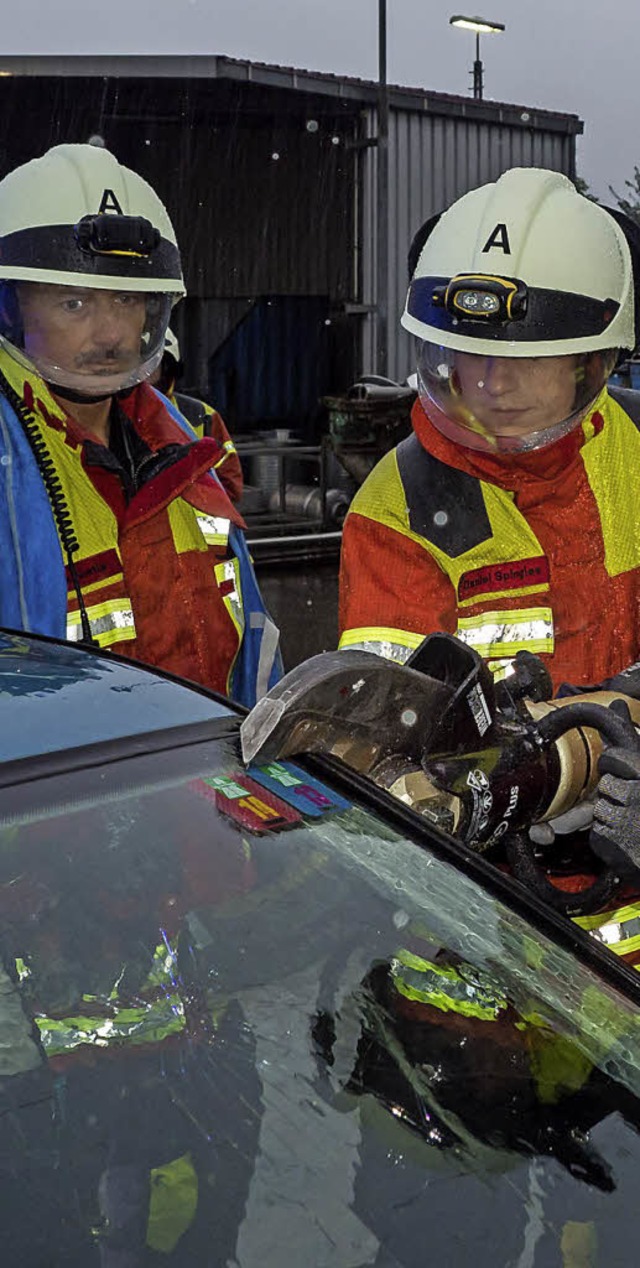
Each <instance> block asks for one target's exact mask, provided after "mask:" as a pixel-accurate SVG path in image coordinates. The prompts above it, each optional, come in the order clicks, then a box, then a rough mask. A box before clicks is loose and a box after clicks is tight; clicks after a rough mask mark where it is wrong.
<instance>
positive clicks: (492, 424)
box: [418, 341, 617, 454]
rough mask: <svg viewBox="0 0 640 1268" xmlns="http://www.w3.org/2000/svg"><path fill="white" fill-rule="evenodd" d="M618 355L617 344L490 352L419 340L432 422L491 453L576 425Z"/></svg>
mask: <svg viewBox="0 0 640 1268" xmlns="http://www.w3.org/2000/svg"><path fill="white" fill-rule="evenodd" d="M509 351H510V352H511V349H510V350H509ZM616 360H617V351H616V350H615V349H606V350H604V351H602V352H591V353H586V354H576V355H572V356H542V357H518V356H514V355H513V354H512V353H511V355H509V356H487V355H478V354H476V353H470V352H459V351H457V350H455V349H452V348H448V347H443V346H442V345H441V344H437V343H431V342H428V341H420V342H419V344H418V392H419V395H420V399H421V401H422V404H423V406H424V409H425V411H426V413H427V415H428V417H429V419H430V420H431V422H432V423H433V424H434V426H435V427H437V429H438V431H440V432H442V433H443V435H445V436H447V437H448V438H449V439H450V440H453V441H454V442H455V443H456V444H459V445H464V446H465V447H466V448H468V449H476V450H481V451H484V452H487V453H505V454H509V453H512V454H518V453H527V452H531V451H532V450H537V449H544V448H546V446H547V445H551V444H553V443H554V441H556V440H559V439H560V438H561V437H562V436H565V435H567V434H568V433H569V432H570V431H572V430H573V429H574V427H577V426H578V424H579V422H580V421H581V419H582V418H583V417H584V415H585V413H586V412H587V410H588V409H589V407H590V406H591V405H592V404H593V402H594V401H595V400H596V399H597V397H598V396H599V394H600V392H601V391H602V388H603V387H604V385H605V383H606V381H607V379H608V378H609V375H610V374H611V372H612V370H613V368H614V366H615V364H616Z"/></svg>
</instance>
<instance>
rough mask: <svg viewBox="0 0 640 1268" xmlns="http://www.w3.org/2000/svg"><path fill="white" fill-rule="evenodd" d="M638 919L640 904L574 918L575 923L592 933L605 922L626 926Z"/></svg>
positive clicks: (631, 904) (630, 904)
mask: <svg viewBox="0 0 640 1268" xmlns="http://www.w3.org/2000/svg"><path fill="white" fill-rule="evenodd" d="M638 919H640V902H638V903H627V904H626V906H624V907H616V908H614V910H613V911H599V912H597V913H596V915H595V916H574V917H573V923H574V924H576V925H580V928H581V929H586V930H587V933H590V932H591V930H592V929H598V928H599V926H600V925H602V923H603V922H605V921H606V923H607V924H610V923H616V924H619V925H624V924H626V923H627V921H629V920H638Z"/></svg>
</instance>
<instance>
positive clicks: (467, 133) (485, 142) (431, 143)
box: [361, 108, 575, 380]
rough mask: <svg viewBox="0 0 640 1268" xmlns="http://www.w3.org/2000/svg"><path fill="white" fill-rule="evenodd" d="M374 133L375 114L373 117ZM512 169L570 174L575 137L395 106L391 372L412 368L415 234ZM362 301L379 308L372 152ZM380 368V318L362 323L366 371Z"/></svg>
mask: <svg viewBox="0 0 640 1268" xmlns="http://www.w3.org/2000/svg"><path fill="white" fill-rule="evenodd" d="M366 126H367V134H368V135H369V136H375V133H376V115H375V111H370V112H369V113H368V117H367V125H366ZM510 167H547V168H551V169H553V170H554V171H560V172H566V173H568V174H569V175H571V174H572V173H573V172H574V170H575V136H574V135H573V134H572V133H571V132H570V131H569V130H567V132H564V131H562V132H561V131H551V130H549V131H545V130H543V129H534V128H530V127H515V126H509V125H507V124H503V123H498V122H493V121H490V120H487V121H484V120H477V119H471V118H464V117H462V118H455V117H453V118H450V117H446V116H444V115H435V114H430V113H418V112H417V111H408V110H398V109H393V108H392V109H391V111H390V117H389V234H388V242H389V248H388V250H389V256H388V260H389V267H388V295H389V308H388V335H389V365H388V373H389V375H390V376H391V377H392V378H396V379H398V380H402V379H404V378H406V376H407V375H408V374H410V373H411V372H412V371H413V369H414V368H415V367H414V359H415V358H414V355H413V348H412V341H411V338H410V336H409V335H407V334H406V332H405V331H404V330H403V329H402V327H401V326H400V314H401V312H402V309H403V307H404V301H405V294H406V288H407V251H408V248H409V244H410V242H411V240H412V238H413V235H414V233H415V232H416V230H417V229H418V228H419V227H420V225H421V224H423V223H424V221H425V220H427V219H428V218H429V216H432V215H434V214H435V213H436V212H438V211H442V210H443V209H444V208H445V207H447V206H448V205H449V204H450V203H451V202H453V201H454V200H455V199H456V198H459V197H460V196H461V195H462V194H464V193H466V191H467V190H469V189H474V188H476V187H477V186H478V185H483V184H485V183H486V182H487V181H492V180H496V179H497V177H498V176H500V175H501V173H502V172H504V171H506V170H507V168H510ZM362 199H363V206H362V252H361V258H362V299H363V302H364V303H366V304H369V305H371V306H372V307H374V306H375V302H376V293H375V278H376V256H375V243H376V208H377V189H376V151H375V149H374V148H372V149H369V150H367V151H366V157H365V159H364V179H363V186H362ZM374 367H375V316H374V314H373V313H371V314H370V315H369V316H368V317H367V318H366V319H365V322H364V328H363V366H362V368H363V370H364V371H365V372H367V371H371V370H372V369H373V368H374Z"/></svg>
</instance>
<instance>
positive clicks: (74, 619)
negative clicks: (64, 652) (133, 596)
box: [67, 608, 135, 643]
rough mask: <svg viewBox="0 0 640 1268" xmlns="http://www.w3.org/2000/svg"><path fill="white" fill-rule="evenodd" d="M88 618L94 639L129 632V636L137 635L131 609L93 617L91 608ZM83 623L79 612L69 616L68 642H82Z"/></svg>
mask: <svg viewBox="0 0 640 1268" xmlns="http://www.w3.org/2000/svg"><path fill="white" fill-rule="evenodd" d="M87 616H88V618H89V626H90V628H91V633H92V635H93V637H94V638H97V639H99V638H100V637H102V638H104V637H105V636H108V635H112V634H116V635H117V634H122V632H123V631H125V630H126V631H127V632H128V633H129V635H130V636H131V635H132V634H135V622H134V619H133V612H132V610H131V608H121V609H117V610H115V611H113V612H102V613H101V614H100V615H99V616H92V615H91V608H87ZM82 638H83V634H82V622H81V619H80V613H79V612H71V613H69V615H68V616H67V641H68V642H69V643H79V642H81V641H82Z"/></svg>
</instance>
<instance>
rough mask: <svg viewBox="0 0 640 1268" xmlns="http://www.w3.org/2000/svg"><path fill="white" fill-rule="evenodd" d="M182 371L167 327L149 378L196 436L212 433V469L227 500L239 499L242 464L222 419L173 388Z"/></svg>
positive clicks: (177, 353) (215, 412) (177, 345)
mask: <svg viewBox="0 0 640 1268" xmlns="http://www.w3.org/2000/svg"><path fill="white" fill-rule="evenodd" d="M182 373H183V365H182V358H181V356H180V344H179V343H178V339H177V336H176V335H175V334H174V333H173V330H170V329H168V330H167V334H166V337H165V341H164V353H163V355H162V361H161V362H160V365H159V366H158V368H157V370H155V371H154V373H153V374H152V376H151V380H150V381H151V383H153V386H154V387H157V389H158V391H159V392H162V393H163V394H164V395H165V396H168V397H169V400H170V401H171V403H172V404H173V405H175V406H176V407H177V409H179V410H180V413H181V414H182V416H183V418H186V420H187V422H188V423H190V424H191V426H192V427H193V430H194V432H195V433H196V436H198V437H200V438H202V437H203V436H213V438H214V440H217V441H218V444H219V445H220V449H221V453H220V454H219V456H218V458H217V459H216V461H215V462H214V464H213V466H214V470H215V472H216V474H217V475H218V477H219V479H220V480H221V482H222V484H223V486H224V488H225V491H226V492H227V494H228V495H229V497H230V499H231V501H232V502H239V500H240V497H241V495H242V488H243V484H244V479H243V475H242V466H241V464H240V459H239V457H238V451H237V449H236V447H235V445H234V443H233V441H232V439H231V436H230V435H229V432H228V431H227V428H226V426H225V423H224V419H223V418H221V416H220V414H219V413H218V411H217V409H214V408H213V406H212V405H207V403H206V401H200V400H198V398H197V397H195V396H187V395H186V393H185V392H177V391H176V383H177V381H178V379H180V378H181V376H182Z"/></svg>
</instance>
